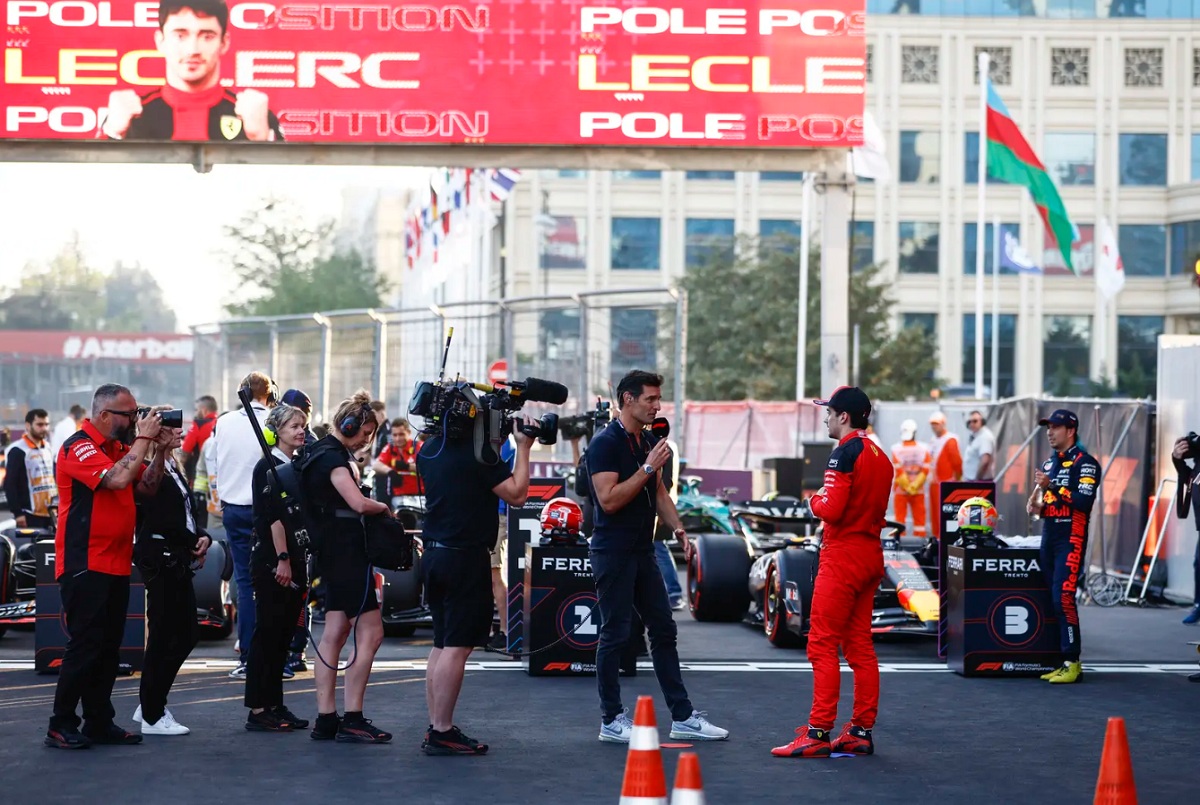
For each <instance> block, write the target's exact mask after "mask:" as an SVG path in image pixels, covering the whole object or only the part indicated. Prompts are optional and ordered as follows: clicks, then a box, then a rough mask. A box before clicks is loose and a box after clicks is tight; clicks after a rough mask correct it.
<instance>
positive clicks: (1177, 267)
mask: <svg viewBox="0 0 1200 805" xmlns="http://www.w3.org/2000/svg"><path fill="white" fill-rule="evenodd" d="M1122 259H1123V258H1122ZM1197 260H1200V221H1182V222H1180V223H1177V224H1171V262H1170V267H1169V268H1168V273H1170V274H1175V275H1179V274H1184V275H1187V276H1189V277H1190V276H1191V275H1192V274H1193V272H1195V270H1196V261H1197Z"/></svg>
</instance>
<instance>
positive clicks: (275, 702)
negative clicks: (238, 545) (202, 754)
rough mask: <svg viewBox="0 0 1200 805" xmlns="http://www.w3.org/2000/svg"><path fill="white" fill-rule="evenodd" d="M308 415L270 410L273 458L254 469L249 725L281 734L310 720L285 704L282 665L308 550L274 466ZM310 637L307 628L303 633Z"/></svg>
mask: <svg viewBox="0 0 1200 805" xmlns="http://www.w3.org/2000/svg"><path fill="white" fill-rule="evenodd" d="M307 422H308V417H307V416H305V414H304V412H303V411H301V410H300V409H299V408H293V407H292V406H290V405H287V404H286V403H284V404H282V405H277V406H275V407H274V408H272V409H271V413H269V414H267V421H266V423H265V424H264V425H263V436H264V437H265V438H266V440H267V443H268V444H271V445H272V449H271V457H270V459H267V458H265V457H264V458H261V459H259V462H258V464H257V465H255V467H254V476H253V477H254V550H253V552H251V554H250V568H251V575H252V577H253V579H254V610H255V618H254V637H253V638H252V639H251V641H250V658H249V662H248V663H247V665H246V698H245V703H246V706H247V707H249V708H250V714H249V715H248V716H247V717H246V729H248V730H250V731H252V732H280V731H283V730H291V729H304V728H305V727H307V726H308V721H307V720H306V719H303V718H300V717H298V716H297V715H296V714H295V713H293V712H292V711H291V710H289V709H288V708H287V707H285V706H284V704H283V677H284V673H285V672H284V665H285V663H286V662H287V658H288V648H289V644H290V643H291V640H292V635H293V633H294V632H295V630H296V627H295V624H296V622H297V621H298V620H299V618H300V610H301V609H302V607H303V606H304V592H305V590H306V589H307V586H308V575H307V573H306V572H305V571H306V569H307V568H306V563H305V556H304V549H303V548H301V547H300V546H299V545H297V544H296V540H295V538H294V537H293V536H292V533H291V529H290V528H288V527H287V526H288V523H287V522H286V519H285V518H286V515H285V513H284V508H283V503H282V502H281V500H280V497H279V494H278V491H279V490H277V489H275V488H274V482H273V479H272V475H271V472H270V470H271V467H278V466H279V465H281V464H284V463H287V462H289V461H291V460H292V456H293V455H295V453H296V451H297V450H298V449H300V447H301V445H303V444H304V436H305V433H306V429H305V425H306V423H307ZM305 634H306V636H307V632H306V633H305Z"/></svg>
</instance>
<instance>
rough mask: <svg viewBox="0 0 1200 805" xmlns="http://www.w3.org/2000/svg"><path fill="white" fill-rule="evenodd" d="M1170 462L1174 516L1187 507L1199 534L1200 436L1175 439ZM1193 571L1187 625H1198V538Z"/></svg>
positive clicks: (1199, 571)
mask: <svg viewBox="0 0 1200 805" xmlns="http://www.w3.org/2000/svg"><path fill="white" fill-rule="evenodd" d="M1187 459H1191V460H1192V465H1193V466H1189V465H1188V463H1187ZM1171 462H1172V463H1173V464H1174V465H1175V471H1176V472H1177V473H1179V484H1178V485H1177V486H1176V489H1175V501H1176V507H1175V508H1176V513H1177V514H1178V515H1179V516H1180V517H1181V518H1185V517H1187V515H1188V506H1189V504H1190V506H1191V509H1192V514H1193V515H1195V517H1196V528H1197V530H1198V531H1200V500H1198V499H1196V496H1195V492H1196V487H1197V486H1200V436H1197V435H1196V434H1195V433H1189V434H1188V435H1187V436H1184V437H1183V438H1180V439H1176V440H1175V447H1174V449H1172V450H1171ZM1192 568H1193V570H1194V573H1195V588H1194V591H1193V593H1192V596H1193V598H1192V600H1193V603H1192V608H1191V609H1190V610H1188V613H1187V615H1185V616H1184V618H1183V622H1184V623H1186V624H1188V625H1189V626H1190V625H1192V624H1193V623H1200V539H1198V540H1197V542H1196V559H1195V561H1194V563H1193V564H1192ZM1194 676H1196V677H1197V678H1196V679H1195V680H1193V681H1196V682H1200V674H1196V675H1194Z"/></svg>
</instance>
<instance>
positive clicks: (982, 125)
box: [975, 50, 994, 399]
mask: <svg viewBox="0 0 1200 805" xmlns="http://www.w3.org/2000/svg"><path fill="white" fill-rule="evenodd" d="M987 97H988V54H987V51H986V50H984V51H980V53H979V148H978V152H979V176H978V177H976V178H977V179H978V199H979V216H978V219H977V221H978V222H977V223H976V225H975V397H976V398H979V399H982V398H983V264H984V253H983V250H984V248H985V247H986V239H985V235H986V232H985V230H986V229H987V219H986V217H985V208H984V205H985V198H984V190H985V188H986V187H987V109H988V106H987ZM993 384H994V378H993Z"/></svg>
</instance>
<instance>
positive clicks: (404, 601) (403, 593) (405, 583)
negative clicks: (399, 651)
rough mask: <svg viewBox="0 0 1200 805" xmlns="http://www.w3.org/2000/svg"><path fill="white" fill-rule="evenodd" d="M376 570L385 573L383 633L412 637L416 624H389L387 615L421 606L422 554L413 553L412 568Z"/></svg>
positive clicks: (390, 635)
mask: <svg viewBox="0 0 1200 805" xmlns="http://www.w3.org/2000/svg"><path fill="white" fill-rule="evenodd" d="M376 572H377V573H382V574H383V606H382V607H381V609H382V611H383V615H384V617H385V620H384V623H383V633H384V634H385V635H387V636H388V637H412V636H413V635H414V634H415V633H416V631H417V627H416V624H412V623H391V624H389V623H388V622H387V620H386V616H387V615H388V614H389V613H392V612H404V611H407V610H413V609H417V608H418V607H420V606H421V555H420V554H419V553H417V554H414V555H413V566H412V570H403V571H397V570H377V571H376Z"/></svg>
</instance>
